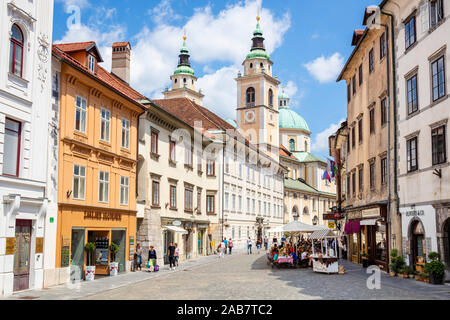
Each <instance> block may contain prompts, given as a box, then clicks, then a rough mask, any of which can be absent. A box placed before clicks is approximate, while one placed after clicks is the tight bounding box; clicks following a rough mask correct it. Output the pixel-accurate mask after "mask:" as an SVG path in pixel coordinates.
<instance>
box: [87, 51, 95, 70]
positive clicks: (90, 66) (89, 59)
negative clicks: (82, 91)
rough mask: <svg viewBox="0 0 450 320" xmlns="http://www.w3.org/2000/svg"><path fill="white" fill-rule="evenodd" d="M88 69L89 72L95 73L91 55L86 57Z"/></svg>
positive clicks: (93, 59) (93, 60)
mask: <svg viewBox="0 0 450 320" xmlns="http://www.w3.org/2000/svg"><path fill="white" fill-rule="evenodd" d="M88 69H89V71H90V72H92V73H94V72H95V58H94V56H92V55H89V56H88Z"/></svg>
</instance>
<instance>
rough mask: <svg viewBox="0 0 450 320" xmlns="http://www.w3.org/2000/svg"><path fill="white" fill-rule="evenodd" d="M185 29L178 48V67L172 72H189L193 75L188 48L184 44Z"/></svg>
mask: <svg viewBox="0 0 450 320" xmlns="http://www.w3.org/2000/svg"><path fill="white" fill-rule="evenodd" d="M186 39H187V37H186V30H185V31H184V36H183V46H182V47H181V49H180V55H179V56H178V57H179V61H178V67H177V68H176V69H175V72H174V73H173V74H174V75H175V74H180V73H182V74H190V75H194V70H193V69H192V68H191V62H190V61H189V57H190V55H189V49H188V48H187V46H186Z"/></svg>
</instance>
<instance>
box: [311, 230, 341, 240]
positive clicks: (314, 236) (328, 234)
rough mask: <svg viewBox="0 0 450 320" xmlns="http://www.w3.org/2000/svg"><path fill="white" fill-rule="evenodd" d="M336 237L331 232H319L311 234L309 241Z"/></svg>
mask: <svg viewBox="0 0 450 320" xmlns="http://www.w3.org/2000/svg"><path fill="white" fill-rule="evenodd" d="M330 237H333V238H334V237H336V234H335V233H334V232H333V231H331V230H317V231H314V232H313V233H311V234H310V235H309V237H308V240H322V239H324V238H330Z"/></svg>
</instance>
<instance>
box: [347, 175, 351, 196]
mask: <svg viewBox="0 0 450 320" xmlns="http://www.w3.org/2000/svg"><path fill="white" fill-rule="evenodd" d="M350 191H351V190H350V176H347V196H348V197H350Z"/></svg>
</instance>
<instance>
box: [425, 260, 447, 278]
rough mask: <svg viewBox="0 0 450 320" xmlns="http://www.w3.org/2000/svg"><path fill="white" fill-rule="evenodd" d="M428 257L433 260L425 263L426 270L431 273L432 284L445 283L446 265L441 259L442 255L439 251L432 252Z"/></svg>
mask: <svg viewBox="0 0 450 320" xmlns="http://www.w3.org/2000/svg"><path fill="white" fill-rule="evenodd" d="M428 258H429V259H430V260H431V262H429V263H425V268H424V269H425V272H426V273H428V274H429V276H430V278H429V280H430V282H431V283H432V284H443V282H444V275H445V265H444V264H443V263H442V262H441V261H440V260H439V259H440V255H439V253H437V252H430V253H429V254H428Z"/></svg>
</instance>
